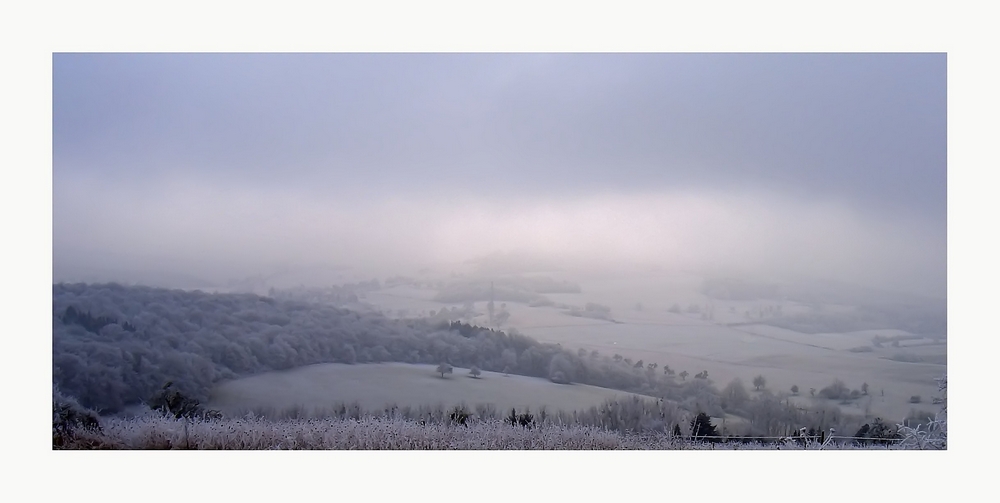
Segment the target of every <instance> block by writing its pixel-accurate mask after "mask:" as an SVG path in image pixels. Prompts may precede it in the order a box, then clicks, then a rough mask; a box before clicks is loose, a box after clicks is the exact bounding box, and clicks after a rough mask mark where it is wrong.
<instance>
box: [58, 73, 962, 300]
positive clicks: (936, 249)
mask: <svg viewBox="0 0 1000 503" xmlns="http://www.w3.org/2000/svg"><path fill="white" fill-rule="evenodd" d="M946 110H947V102H946V58H945V55H943V54H299V55H291V54H103V55H88V54H56V55H55V56H54V57H53V253H54V259H53V260H54V272H55V279H56V280H59V279H60V277H61V276H65V277H67V278H68V277H71V276H73V274H75V272H76V271H77V270H79V269H80V268H88V267H89V268H105V269H113V268H115V267H132V268H142V267H158V268H171V269H176V270H178V271H181V270H187V271H189V272H191V273H192V274H195V275H199V274H200V275H204V274H205V272H204V271H205V270H213V271H219V274H220V275H226V274H232V275H240V274H243V273H244V272H245V271H251V272H253V271H254V270H255V269H260V268H265V267H268V266H270V265H272V264H276V263H290V264H306V263H308V264H318V263H330V264H340V265H356V264H362V263H364V265H369V266H370V265H385V266H388V265H390V264H391V265H399V266H402V265H407V266H410V265H413V266H416V265H420V264H423V263H442V262H449V261H461V260H465V259H468V258H474V257H477V256H481V255H484V254H488V253H491V252H495V251H526V252H531V253H541V254H550V255H552V256H560V257H568V258H572V259H578V260H580V261H582V262H586V261H600V260H604V261H611V262H619V263H621V262H629V263H643V264H646V263H650V264H658V265H662V266H665V267H680V268H690V267H696V268H706V267H707V268H720V269H739V270H746V271H755V270H759V271H764V272H767V273H782V272H787V273H796V274H799V273H801V274H809V275H813V276H817V277H830V278H839V279H853V280H857V281H858V282H868V283H872V282H875V283H879V284H885V285H886V286H887V287H891V288H896V289H903V290H908V291H914V292H921V293H931V294H934V295H937V296H943V295H944V292H945V271H946V262H945V250H946V225H945V224H946V140H947V137H946V131H947V130H946V128H947V124H946ZM223 271H224V272H223ZM390 272H391V271H390Z"/></svg>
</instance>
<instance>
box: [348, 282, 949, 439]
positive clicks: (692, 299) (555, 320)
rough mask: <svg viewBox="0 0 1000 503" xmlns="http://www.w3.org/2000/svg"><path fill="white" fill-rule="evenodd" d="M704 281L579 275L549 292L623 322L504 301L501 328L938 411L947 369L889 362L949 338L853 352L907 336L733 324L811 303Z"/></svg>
mask: <svg viewBox="0 0 1000 503" xmlns="http://www.w3.org/2000/svg"><path fill="white" fill-rule="evenodd" d="M567 279H571V280H572V279H573V278H571V277H570V278H567ZM699 282H700V280H699V279H698V278H696V277H694V276H691V275H676V274H675V275H657V274H646V275H643V276H642V277H640V278H638V279H634V278H633V279H627V280H626V279H618V278H597V279H594V280H591V281H589V282H585V281H581V282H580V284H581V286H582V289H583V292H582V293H579V294H548V295H546V296H547V297H548V298H550V299H552V300H553V301H555V302H557V303H561V304H566V305H571V306H578V307H582V306H584V305H585V304H586V303H587V302H596V303H600V304H604V305H608V306H610V307H611V309H612V315H613V317H614V318H615V320H616V321H619V322H620V323H611V322H607V321H603V320H595V319H589V318H579V317H571V316H568V315H567V314H565V312H564V310H562V309H558V308H554V307H529V306H527V305H524V304H518V303H513V302H507V303H506V304H507V309H508V310H509V311H510V313H511V316H510V319H509V320H508V321H507V323H506V324H505V325H504V327H502V328H505V329H507V328H515V329H517V330H518V331H520V332H521V333H523V334H525V335H529V336H531V337H533V338H535V339H537V340H540V341H542V342H552V343H559V344H562V345H563V347H565V348H567V349H570V350H575V349H577V348H584V349H586V350H587V351H591V350H597V351H599V352H600V353H601V354H602V355H609V356H610V355H613V354H615V353H618V354H621V355H622V356H624V357H627V358H631V359H633V360H639V359H642V360H644V361H645V362H646V363H649V362H656V363H658V364H659V365H660V368H661V369H662V366H663V365H670V367H671V368H673V369H674V370H676V371H677V372H678V373H679V372H680V371H682V370H687V371H688V372H690V373H691V374H692V375H693V374H695V373H697V372H700V371H702V370H708V372H709V378H710V379H711V380H712V381H713V382H715V384H716V385H717V387H719V388H721V387H723V386H725V384H726V383H728V382H729V381H730V380H731V379H733V378H737V377H738V378H740V379H742V380H743V381H744V383H745V384H746V385H747V387H748V388H751V389H752V386H751V381H752V380H753V378H754V376H756V375H758V374H760V375H763V376H764V377H765V379H766V380H767V388H769V389H770V390H772V392H774V393H785V394H787V393H789V390H790V388H791V386H792V385H793V384H794V385H798V387H799V397H793V398H792V400H794V401H798V402H799V403H802V404H807V403H815V404H821V403H824V404H829V405H836V403H835V402H830V401H827V400H822V399H819V398H811V397H810V396H809V389H810V388H816V390H817V392H818V391H819V390H820V389H822V388H823V387H825V386H827V385H829V384H830V383H832V382H833V380H834V379H840V380H842V381H844V382H845V383H846V384H847V386H848V387H849V388H851V389H859V390H860V388H861V385H862V383H865V382H866V383H868V386H869V396H868V397H864V398H862V399H860V400H857V401H855V402H852V403H850V404H847V405H842V406H841V407H842V409H843V410H844V411H845V412H848V413H853V414H864V413H865V409H868V413H869V414H871V415H872V416H881V417H883V418H885V419H886V420H889V421H899V420H901V419H902V418H903V417H905V416H906V415H907V413H908V412H909V411H910V410H911V409H919V410H930V411H934V410H937V409H938V406H936V405H932V404H931V398H932V397H935V396H938V395H939V393H938V391H937V386H936V384H935V382H934V378H935V377H940V376H942V375H944V374H945V371H946V368H945V366H944V365H939V364H930V363H905V362H897V361H891V360H888V359H886V358H887V357H890V356H892V355H894V354H898V353H911V354H917V355H937V356H938V357H939V358H943V357H944V355H945V352H946V347H945V345H944V344H928V343H929V342H931V341H930V340H928V339H920V340H914V341H900V343H899V345H900V347H892V346H891V345H890V343H887V342H886V343H883V347H882V348H873V351H872V352H867V353H856V352H851V351H848V350H849V349H850V348H854V347H858V346H871V345H872V337H874V336H875V335H882V336H886V337H889V336H894V335H907V334H906V333H905V332H903V331H900V330H894V329H886V330H867V331H863V332H852V333H837V334H803V333H799V332H795V331H792V330H787V329H782V328H776V327H772V326H768V325H764V324H759V323H757V324H747V325H742V324H741V325H736V326H726V324H727V323H748V322H759V321H761V320H759V319H758V318H756V315H754V317H753V318H751V319H750V320H748V319H746V317H745V312H746V311H748V310H749V311H751V312H755V310H757V309H760V308H761V307H765V306H768V305H772V306H775V305H780V306H781V309H782V311H783V312H784V313H785V314H786V315H788V314H792V313H794V312H801V311H805V310H808V309H813V307H810V306H804V305H801V304H797V303H794V302H789V301H767V302H740V301H726V302H720V301H711V300H710V299H707V298H706V297H704V296H703V295H701V294H700V293H698V292H697V286H698V284H699ZM434 293H435V292H434V291H433V290H429V289H417V288H412V287H396V288H393V289H386V290H383V291H381V292H376V293H371V294H369V295H368V296H367V299H366V301H367V302H369V303H373V304H376V305H377V306H379V307H380V308H382V309H391V310H393V311H395V310H398V309H407V310H409V311H410V316H415V315H416V314H417V313H418V312H419V311H430V310H432V309H434V310H436V309H440V308H441V307H442V306H443V304H439V303H436V302H433V301H432V300H430V299H431V298H432V297H433V295H434ZM637 303H641V304H642V309H641V310H637V309H636V304H637ZM674 303H677V304H679V305H680V306H681V307H682V308H686V307H687V306H688V305H689V304H692V303H693V304H698V305H700V306H702V307H704V306H707V305H711V306H712V307H713V308H714V310H715V319H714V320H713V321H705V320H702V319H700V317H699V316H698V315H696V314H686V313H685V314H674V313H670V312H667V309H668V308H669V307H670V306H671V305H673V304H674ZM497 304H499V303H497ZM449 306H450V304H449ZM730 307H731V308H732V310H730ZM820 308H821V309H824V310H827V311H834V310H841V309H846V308H845V307H844V306H835V305H826V306H821V307H820ZM476 309H477V310H478V311H479V312H480V313H482V314H481V315H480V316H478V317H476V318H475V319H474V320H473V321H474V322H475V323H477V324H480V325H484V326H485V325H487V324H488V321H487V317H486V315H485V313H486V306H485V302H478V303H476ZM690 378H691V377H689V378H688V379H690ZM817 394H818V393H817ZM913 395H920V396H921V397H922V400H923V401H922V403H920V404H911V403H910V402H909V399H910V397H911V396H913Z"/></svg>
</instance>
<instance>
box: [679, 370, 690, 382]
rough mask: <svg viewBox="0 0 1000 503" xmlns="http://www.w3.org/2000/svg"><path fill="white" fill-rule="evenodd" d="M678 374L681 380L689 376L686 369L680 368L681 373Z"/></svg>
mask: <svg viewBox="0 0 1000 503" xmlns="http://www.w3.org/2000/svg"><path fill="white" fill-rule="evenodd" d="M678 375H679V376H681V380H682V381H683V380H686V379H687V376H689V375H691V374H690V373H689V372H688V371H687V370H682V371H681V373H680V374H678Z"/></svg>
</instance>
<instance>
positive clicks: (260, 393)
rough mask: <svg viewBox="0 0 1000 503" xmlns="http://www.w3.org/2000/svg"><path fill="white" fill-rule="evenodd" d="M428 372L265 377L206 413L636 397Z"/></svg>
mask: <svg viewBox="0 0 1000 503" xmlns="http://www.w3.org/2000/svg"><path fill="white" fill-rule="evenodd" d="M435 367H436V366H435V365H423V364H407V363H380V364H358V365H347V364H342V363H326V364H317V365H309V366H305V367H299V368H296V369H292V370H288V371H277V372H266V373H263V374H258V375H255V376H250V377H246V378H243V379H237V380H234V381H229V382H224V383H222V384H220V385H219V386H217V387H216V388H215V389H214V391H213V396H212V399H211V400H210V401H209V403H208V404H207V406H208V407H209V408H213V409H218V410H221V411H223V412H226V413H230V414H233V413H237V412H239V411H241V410H244V409H255V408H268V407H269V408H274V409H279V410H280V409H287V408H292V407H305V408H307V409H323V408H329V407H332V406H334V405H335V404H337V403H344V402H346V403H352V402H357V403H359V404H360V405H361V406H362V407H363V408H365V409H368V410H377V409H380V408H382V407H384V406H385V405H386V404H396V405H399V406H411V407H417V406H419V405H424V404H443V405H445V406H448V407H450V406H452V405H457V404H460V403H468V404H476V403H490V404H493V405H495V406H496V408H497V409H499V410H504V411H506V410H510V408H511V407H517V408H519V409H520V408H524V407H528V408H531V409H532V410H537V409H539V408H540V407H547V408H548V409H549V410H550V411H552V412H555V411H557V410H567V411H572V410H580V409H586V408H588V407H591V406H597V405H600V404H601V403H602V402H604V401H605V400H608V399H612V398H627V397H630V396H635V395H633V394H631V393H626V392H624V391H616V390H610V389H607V388H599V387H595V386H587V385H584V384H573V385H571V386H567V385H562V384H555V383H553V382H550V381H549V380H547V379H541V378H536V377H527V376H519V375H508V376H505V375H504V374H502V373H497V372H489V371H483V372H482V375H481V376H480V378H478V379H473V378H471V377H470V376H469V369H467V368H461V367H455V369H454V373H453V374H450V375H448V376H447V377H445V378H442V377H441V376H440V375H439V374H437V373H436V371H435Z"/></svg>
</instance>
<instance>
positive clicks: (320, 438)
mask: <svg viewBox="0 0 1000 503" xmlns="http://www.w3.org/2000/svg"><path fill="white" fill-rule="evenodd" d="M63 448H68V449H236V450H261V449H263V450H268V449H333V450H359V449H361V450H649V449H658V450H708V449H722V450H762V449H763V450H775V449H794V450H802V449H808V450H820V449H827V450H830V449H836V450H843V449H877V450H884V449H896V448H899V447H898V446H893V447H885V446H866V447H862V446H858V445H854V444H850V443H842V444H837V443H828V444H827V445H825V446H824V445H820V444H819V443H817V442H812V443H808V444H802V443H798V442H794V441H785V442H780V443H774V444H762V443H746V444H744V443H714V444H713V443H704V442H692V441H689V440H685V439H679V438H672V437H670V436H668V435H664V434H653V435H638V434H623V433H616V432H611V431H607V430H602V429H599V428H593V427H584V426H561V425H553V424H545V425H539V426H535V427H533V428H530V429H528V428H523V427H520V426H516V427H512V426H510V425H509V424H506V423H504V422H502V421H497V420H493V421H476V422H472V423H470V424H468V425H466V426H462V425H456V424H421V423H419V422H416V421H411V420H405V419H399V418H387V417H368V418H363V419H360V420H353V419H302V420H281V421H269V420H266V419H262V418H254V417H247V418H235V419H222V420H191V421H188V420H183V419H173V418H166V417H159V416H144V417H137V418H131V419H120V418H111V419H105V420H103V421H102V429H101V431H96V430H83V431H80V432H78V433H77V435H76V436H75V441H74V443H72V444H69V445H66V446H64V447H63ZM911 448H914V447H911Z"/></svg>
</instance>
